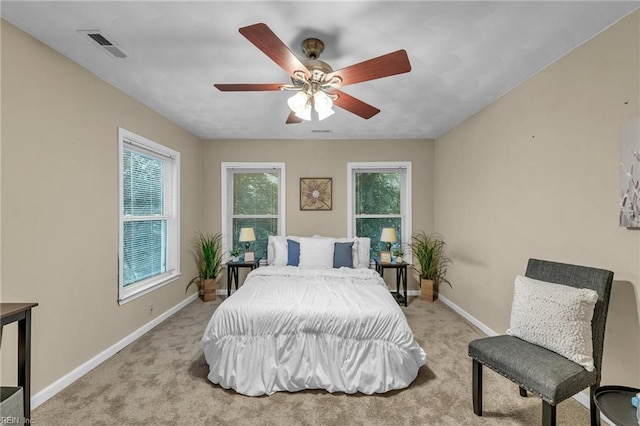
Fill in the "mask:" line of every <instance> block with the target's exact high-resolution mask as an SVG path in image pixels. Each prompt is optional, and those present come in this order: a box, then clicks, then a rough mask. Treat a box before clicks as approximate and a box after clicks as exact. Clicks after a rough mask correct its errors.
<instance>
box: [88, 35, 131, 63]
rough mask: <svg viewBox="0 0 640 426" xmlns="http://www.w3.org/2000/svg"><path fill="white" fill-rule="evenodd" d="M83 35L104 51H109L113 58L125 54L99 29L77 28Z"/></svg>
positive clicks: (122, 56) (124, 55) (121, 56)
mask: <svg viewBox="0 0 640 426" xmlns="http://www.w3.org/2000/svg"><path fill="white" fill-rule="evenodd" d="M78 32H79V33H80V34H82V35H83V36H84V37H88V40H92V41H93V42H95V43H96V44H98V46H100V47H101V48H102V49H103V50H104V51H105V52H107V53H109V54H110V55H111V56H113V57H115V58H126V57H127V55H126V54H125V53H124V52H123V51H122V50H121V49H120V48H119V47H118V46H116V45H115V44H114V43H112V42H111V41H109V39H108V38H107V37H106V36H105V35H104V33H103V32H102V31H100V30H78Z"/></svg>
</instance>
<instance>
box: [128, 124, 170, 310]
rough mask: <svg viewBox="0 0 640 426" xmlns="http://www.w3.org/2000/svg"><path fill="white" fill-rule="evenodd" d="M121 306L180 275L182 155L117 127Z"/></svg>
mask: <svg viewBox="0 0 640 426" xmlns="http://www.w3.org/2000/svg"><path fill="white" fill-rule="evenodd" d="M118 154H119V172H120V173H119V175H120V197H119V198H120V232H119V244H118V245H119V257H118V269H119V272H118V274H119V277H118V278H119V279H118V282H119V284H118V303H120V304H122V303H126V302H128V301H130V300H132V299H135V298H136V297H139V296H141V295H143V294H146V293H148V292H150V291H152V290H153V289H155V288H158V287H160V286H162V285H164V284H167V283H169V282H171V281H173V280H175V279H176V278H178V276H179V275H180V261H179V255H178V253H179V246H180V241H179V235H180V229H179V228H180V220H179V217H178V206H179V205H180V195H179V187H180V185H179V176H180V153H178V152H176V151H174V150H172V149H169V148H166V147H164V146H162V145H160V144H157V143H155V142H153V141H150V140H148V139H146V138H143V137H142V136H138V135H136V134H135V133H132V132H129V131H127V130H125V129H122V128H118Z"/></svg>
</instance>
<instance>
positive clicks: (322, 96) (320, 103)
mask: <svg viewBox="0 0 640 426" xmlns="http://www.w3.org/2000/svg"><path fill="white" fill-rule="evenodd" d="M313 106H314V108H315V110H316V112H317V113H318V114H320V113H323V112H326V111H330V110H331V107H332V106H333V101H332V100H331V98H330V97H329V96H328V95H327V94H326V93H324V92H322V91H320V92H316V94H315V95H313ZM329 115H331V114H329ZM326 117H328V115H327V116H326ZM326 117H325V118H326Z"/></svg>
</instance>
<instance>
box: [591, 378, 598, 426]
mask: <svg viewBox="0 0 640 426" xmlns="http://www.w3.org/2000/svg"><path fill="white" fill-rule="evenodd" d="M598 387H600V383H596V384H595V385H593V386H591V390H590V392H589V394H590V395H589V399H590V400H591V401H590V404H589V405H590V410H589V411H590V414H591V426H600V410H599V409H598V406H597V405H596V401H595V399H594V395H595V391H596V389H598Z"/></svg>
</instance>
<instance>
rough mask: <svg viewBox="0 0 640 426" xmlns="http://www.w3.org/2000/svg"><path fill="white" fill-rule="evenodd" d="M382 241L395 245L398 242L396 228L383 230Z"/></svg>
mask: <svg viewBox="0 0 640 426" xmlns="http://www.w3.org/2000/svg"><path fill="white" fill-rule="evenodd" d="M380 241H382V242H385V243H395V242H396V241H398V238H397V237H396V229H395V228H382V235H381V236H380Z"/></svg>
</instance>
